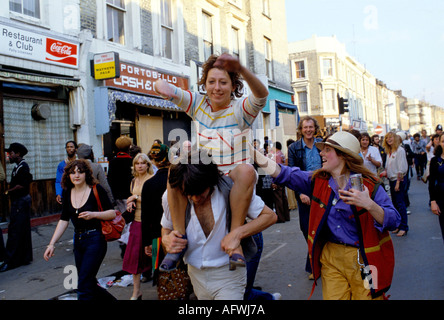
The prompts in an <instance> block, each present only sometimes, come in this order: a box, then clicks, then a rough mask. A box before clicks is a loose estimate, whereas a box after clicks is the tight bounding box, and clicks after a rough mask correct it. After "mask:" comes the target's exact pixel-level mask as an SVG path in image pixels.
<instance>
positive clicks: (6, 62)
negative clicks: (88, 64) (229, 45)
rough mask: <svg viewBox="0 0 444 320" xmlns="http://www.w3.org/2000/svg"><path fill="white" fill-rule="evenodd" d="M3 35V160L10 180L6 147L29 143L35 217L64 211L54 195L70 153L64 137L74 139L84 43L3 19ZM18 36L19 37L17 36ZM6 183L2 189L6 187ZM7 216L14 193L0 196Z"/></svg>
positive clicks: (0, 58) (0, 60) (0, 82)
mask: <svg viewBox="0 0 444 320" xmlns="http://www.w3.org/2000/svg"><path fill="white" fill-rule="evenodd" d="M1 27H2V30H3V32H2V34H1V36H0V65H1V67H0V131H1V132H0V134H1V137H2V138H1V139H0V160H1V164H2V165H3V167H4V168H5V171H6V183H9V182H10V179H11V173H12V170H13V168H14V164H9V163H6V153H5V149H6V148H8V147H9V145H10V144H11V143H13V142H19V143H22V144H23V145H25V146H26V147H27V149H28V154H27V155H26V156H25V160H26V162H27V163H28V165H29V167H30V171H31V174H32V175H33V182H32V183H31V188H30V189H31V190H30V193H31V197H32V217H39V216H43V215H48V214H52V213H56V212H59V211H60V209H61V206H60V205H59V204H57V202H56V201H55V198H56V196H55V186H54V182H55V176H56V170H57V165H58V163H59V162H60V161H61V160H63V159H64V158H66V152H65V143H66V141H68V140H75V135H76V130H75V129H76V123H75V120H74V119H75V117H74V114H76V113H77V108H78V105H79V103H78V97H79V96H78V93H79V90H81V88H80V84H79V79H76V78H75V77H74V75H75V73H76V70H77V69H78V58H79V56H78V52H79V43H78V42H76V41H75V40H73V39H66V38H60V37H54V36H53V35H52V34H50V33H49V32H48V33H47V34H46V33H37V32H34V31H32V30H30V29H29V28H25V27H22V26H18V25H15V24H12V23H8V24H6V23H4V24H1ZM18 39H19V40H18ZM5 188H6V184H5V183H3V185H2V187H1V190H2V191H3V190H5ZM0 202H1V204H0V205H1V210H2V216H1V217H0V220H1V221H6V220H7V216H8V215H9V198H8V197H7V196H6V195H4V194H3V192H2V196H1V198H0Z"/></svg>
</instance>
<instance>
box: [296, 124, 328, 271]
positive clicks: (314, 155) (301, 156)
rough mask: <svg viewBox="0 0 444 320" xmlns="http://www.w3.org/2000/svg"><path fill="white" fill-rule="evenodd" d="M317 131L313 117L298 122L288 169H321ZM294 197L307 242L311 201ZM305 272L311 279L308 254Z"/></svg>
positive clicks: (301, 196)
mask: <svg viewBox="0 0 444 320" xmlns="http://www.w3.org/2000/svg"><path fill="white" fill-rule="evenodd" d="M319 129H320V127H319V124H318V121H317V120H316V119H315V118H313V117H310V116H305V117H303V118H302V119H301V120H300V121H299V124H298V129H297V133H298V135H300V136H301V138H300V139H298V140H297V141H296V142H293V143H292V144H291V145H290V147H289V148H288V166H289V167H298V168H300V169H301V170H302V171H315V170H318V169H320V168H321V166H322V160H321V156H320V155H319V153H320V150H319V149H318V148H317V147H316V143H317V142H321V141H322V139H319V138H316V135H317V134H318V133H319ZM295 196H296V201H297V204H298V211H299V227H300V229H301V231H302V234H303V235H304V238H305V240H306V241H307V238H308V221H309V214H310V204H311V199H310V197H309V196H308V195H306V194H303V193H297V192H295ZM305 271H306V272H307V273H308V277H309V278H310V279H312V278H313V275H312V270H311V265H310V258H309V254H308V253H307V259H306V262H305Z"/></svg>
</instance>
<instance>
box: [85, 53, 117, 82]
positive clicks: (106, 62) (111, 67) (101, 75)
mask: <svg viewBox="0 0 444 320" xmlns="http://www.w3.org/2000/svg"><path fill="white" fill-rule="evenodd" d="M91 62H92V66H91V76H92V77H94V79H96V80H105V79H114V78H118V77H119V76H120V61H119V54H118V53H117V52H105V53H99V54H95V55H94V60H92V61H91Z"/></svg>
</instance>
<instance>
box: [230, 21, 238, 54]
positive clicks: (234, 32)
mask: <svg viewBox="0 0 444 320" xmlns="http://www.w3.org/2000/svg"><path fill="white" fill-rule="evenodd" d="M231 41H233V44H232V48H233V56H236V57H237V58H238V59H240V51H239V29H237V28H235V27H231Z"/></svg>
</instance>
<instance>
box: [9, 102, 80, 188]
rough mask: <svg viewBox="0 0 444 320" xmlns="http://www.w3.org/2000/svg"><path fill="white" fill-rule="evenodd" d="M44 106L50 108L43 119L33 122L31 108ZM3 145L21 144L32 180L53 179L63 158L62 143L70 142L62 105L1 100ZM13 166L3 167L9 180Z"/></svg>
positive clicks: (67, 115)
mask: <svg viewBox="0 0 444 320" xmlns="http://www.w3.org/2000/svg"><path fill="white" fill-rule="evenodd" d="M42 103H44V104H45V105H46V106H47V107H48V108H50V110H51V113H50V116H49V117H48V118H47V119H46V120H40V121H38V120H35V119H34V118H33V116H32V107H33V106H35V105H36V104H42ZM3 114H4V129H5V133H6V134H5V146H9V144H11V143H13V142H20V143H22V144H24V145H25V146H26V147H27V148H28V150H29V152H28V154H27V155H26V156H25V159H26V162H27V163H28V164H29V167H30V170H31V173H32V175H33V179H34V180H44V179H54V178H55V175H56V171H57V165H58V164H59V162H60V161H62V160H63V159H65V158H66V152H65V143H66V141H68V140H73V138H74V134H73V131H72V130H71V129H70V128H69V109H68V105H67V104H66V103H63V102H54V101H44V102H42V101H40V100H31V99H18V98H17V99H16V98H5V99H4V100H3ZM13 167H14V165H13V164H7V166H6V170H7V177H8V179H10V177H11V172H12V169H13Z"/></svg>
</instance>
